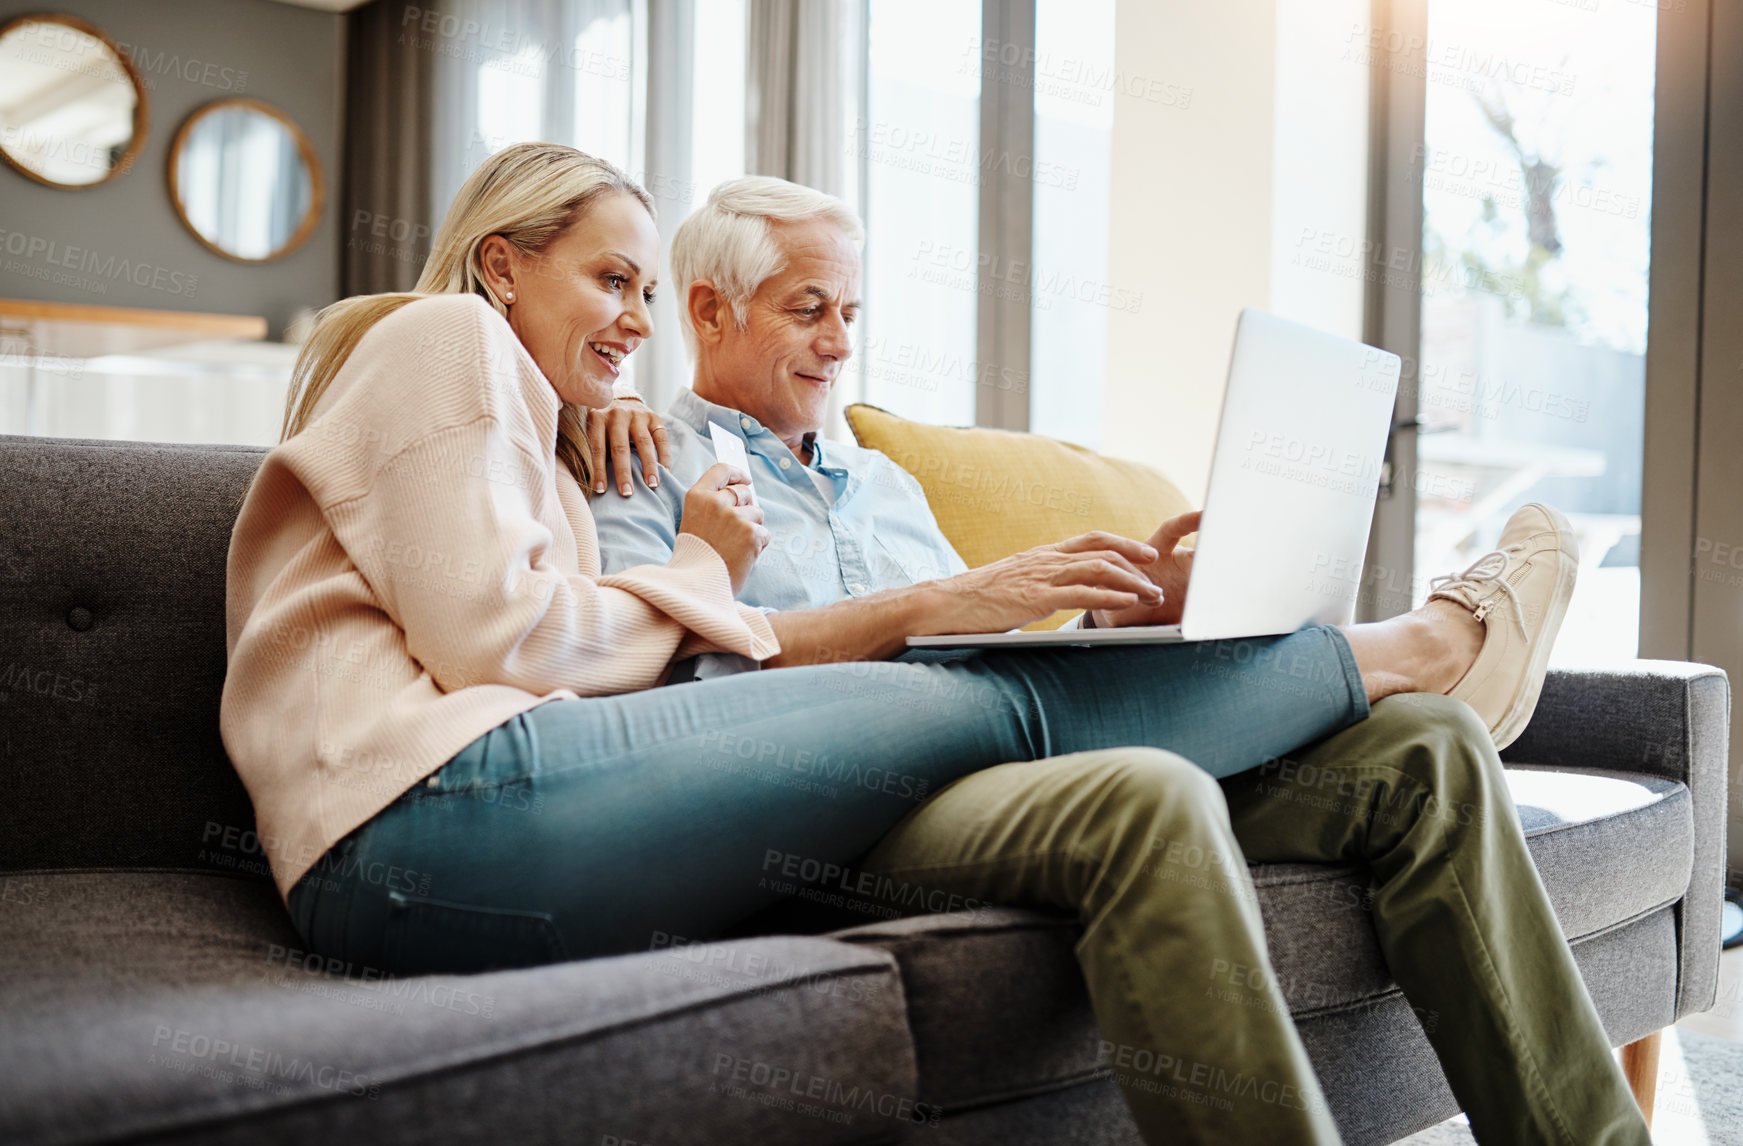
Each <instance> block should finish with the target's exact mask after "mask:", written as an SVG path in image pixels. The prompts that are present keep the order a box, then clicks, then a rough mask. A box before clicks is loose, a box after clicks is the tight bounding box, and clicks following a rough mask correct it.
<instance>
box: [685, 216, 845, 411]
mask: <svg viewBox="0 0 1743 1146" xmlns="http://www.w3.org/2000/svg"><path fill="white" fill-rule="evenodd" d="M769 229H770V233H771V234H772V236H773V237H774V240H775V242H776V243H777V244H779V245H780V247H781V251H782V253H783V254H784V255H785V258H786V265H785V266H784V267H782V268H781V270H780V271H778V272H776V273H775V274H774V275H771V276H770V277H769V278H768V279H766V280H764V282H763V284H762V285H761V286H760V287H758V288H757V292H756V294H755V295H753V296H752V297H751V300H750V303H749V304H748V306H747V307H746V313H745V315H744V320H745V325H744V329H743V330H740V329H739V328H738V324H737V323H736V322H734V321H733V320H732V318H731V317H730V316H724V317H723V318H722V321H721V334H720V338H719V340H718V341H715V342H713V343H712V344H710V343H708V342H704V343H703V344H702V345H701V347H700V351H701V356H702V359H703V362H702V363H701V364H700V365H701V369H699V370H698V372H697V382H698V386H697V389H698V391H699V392H701V396H702V397H704V398H706V399H708V400H709V401H711V402H718V403H719V404H720V405H722V406H729V407H731V408H733V409H735V410H743V411H744V412H745V413H747V414H749V415H751V416H752V417H753V418H755V419H757V421H759V422H761V423H762V424H763V425H765V426H767V427H768V428H769V429H770V430H772V431H774V432H775V434H777V435H778V436H779V437H781V438H782V439H783V440H785V441H787V442H789V443H791V442H793V441H794V440H796V439H799V438H801V437H803V436H804V435H805V434H808V433H813V432H815V431H816V430H817V429H819V428H820V427H821V426H822V425H823V417H824V410H825V406H826V404H827V402H828V399H829V391H830V388H831V387H833V386H834V385H835V379H836V376H837V375H839V374H840V373H841V367H842V365H843V364H844V363H845V362H846V361H847V359H848V357H849V356H850V355H851V354H852V353H853V340H852V337H851V335H850V333H849V330H848V328H849V326H850V325H851V324H852V323H853V320H854V317H855V316H856V315H857V313H858V311H859V252H858V251H857V250H856V249H855V248H854V245H853V243H852V242H850V241H849V240H848V238H847V236H846V235H845V234H843V233H842V231H841V228H840V227H838V226H836V225H835V224H834V223H831V222H829V221H828V220H827V219H806V220H803V221H800V222H785V221H771V223H770V225H769ZM704 383H705V384H706V385H704ZM704 390H705V391H706V392H703V391H704Z"/></svg>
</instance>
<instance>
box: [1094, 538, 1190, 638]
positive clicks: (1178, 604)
mask: <svg viewBox="0 0 1743 1146" xmlns="http://www.w3.org/2000/svg"><path fill="white" fill-rule="evenodd" d="M1199 515H1200V511H1198V510H1196V509H1195V510H1193V511H1192V512H1191V513H1183V514H1181V515H1180V516H1179V517H1171V518H1169V519H1168V520H1167V521H1164V522H1163V523H1162V527H1161V528H1160V529H1158V530H1157V531H1156V532H1155V533H1153V534H1151V535H1150V546H1151V548H1153V549H1155V551H1156V553H1157V557H1156V560H1154V561H1151V562H1147V563H1139V564H1138V568H1139V569H1140V570H1142V571H1143V573H1144V574H1145V575H1146V576H1148V577H1149V578H1150V580H1151V582H1153V583H1154V584H1155V585H1156V587H1157V588H1159V589H1161V590H1162V600H1161V602H1160V603H1158V604H1146V603H1144V602H1142V601H1140V602H1139V603H1138V604H1136V605H1133V606H1131V607H1129V608H1124V609H1096V610H1094V611H1093V612H1091V614H1090V619H1091V621H1093V622H1094V626H1095V627H1096V628H1098V629H1113V628H1120V627H1123V626H1126V625H1178V624H1179V623H1180V615H1181V614H1182V613H1183V612H1185V611H1186V582H1187V578H1188V577H1189V576H1190V575H1191V573H1192V550H1191V549H1190V548H1188V547H1187V546H1184V545H1182V544H1180V541H1181V539H1182V538H1184V537H1185V536H1187V535H1188V534H1190V533H1195V532H1197V531H1198V521H1199Z"/></svg>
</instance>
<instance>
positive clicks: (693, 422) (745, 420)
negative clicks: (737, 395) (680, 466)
mask: <svg viewBox="0 0 1743 1146" xmlns="http://www.w3.org/2000/svg"><path fill="white" fill-rule="evenodd" d="M668 412H669V413H670V414H671V415H672V416H673V417H675V418H677V419H678V420H679V421H681V422H684V423H685V424H687V425H688V426H689V427H690V428H691V429H692V430H695V431H696V432H697V433H698V434H706V433H707V432H708V423H710V422H714V423H715V424H717V425H719V426H721V427H723V428H725V429H728V430H731V431H732V432H733V433H735V434H737V435H738V436H739V437H741V438H744V439H745V440H746V441H747V442H748V441H749V440H750V439H751V438H753V437H755V436H756V435H757V434H759V433H761V432H762V431H763V429H764V426H763V424H762V423H761V422H759V421H757V420H756V419H755V418H753V417H751V416H750V415H749V414H746V413H744V412H742V411H740V410H734V409H732V408H731V407H730V406H722V405H720V404H719V403H718V402H710V401H709V400H708V399H706V398H704V397H702V396H701V395H700V394H698V393H696V391H694V390H692V389H690V387H688V386H686V387H684V388H683V389H681V390H679V391H678V396H677V397H676V398H673V399H672V406H671V409H670V410H669V411H668ZM770 434H771V436H772V435H773V431H770ZM775 441H777V442H780V439H779V438H775ZM805 442H806V444H807V445H809V446H810V447H811V464H812V465H813V466H816V467H818V468H822V465H823V439H822V438H819V437H818V436H817V434H816V432H815V431H813V432H812V433H809V434H806V435H805ZM781 445H782V446H783V447H785V445H786V443H785V442H781ZM797 456H798V455H797V454H795V455H794V457H795V458H796V457H797Z"/></svg>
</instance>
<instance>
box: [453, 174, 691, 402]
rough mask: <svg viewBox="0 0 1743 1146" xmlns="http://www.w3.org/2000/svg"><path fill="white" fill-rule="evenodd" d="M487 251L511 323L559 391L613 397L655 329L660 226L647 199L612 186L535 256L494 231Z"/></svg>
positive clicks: (575, 397)
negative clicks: (626, 363) (627, 363)
mask: <svg viewBox="0 0 1743 1146" xmlns="http://www.w3.org/2000/svg"><path fill="white" fill-rule="evenodd" d="M482 254H483V258H482V260H481V261H482V263H483V265H484V269H485V279H486V282H487V283H488V284H489V286H490V288H491V289H492V290H494V291H495V292H496V297H497V298H499V299H502V300H503V301H504V302H505V303H507V304H508V322H509V325H510V326H511V327H513V328H514V332H515V334H516V335H517V336H519V338H520V340H521V344H522V345H524V346H525V347H526V348H527V352H528V353H530V354H531V355H532V356H533V361H534V362H537V363H538V364H539V369H540V370H542V371H544V374H545V377H546V378H548V379H550V381H551V386H552V387H553V388H554V389H555V390H556V391H557V396H558V397H559V398H561V399H562V400H563V401H565V402H570V403H573V404H575V405H578V406H592V407H596V408H603V407H605V406H609V405H611V384H612V383H613V382H615V381H616V380H617V377H618V374H619V372H620V370H621V369H622V364H623V360H624V359H625V358H627V357H629V355H630V354H631V353H632V352H634V350H635V348H636V347H638V346H640V345H641V344H642V341H643V340H644V339H646V338H647V337H648V335H649V334H650V333H651V332H652V330H653V323H652V322H651V321H650V319H649V315H648V308H649V306H650V304H651V303H652V302H653V297H654V285H655V280H656V278H657V277H658V274H659V266H660V234H659V232H658V231H657V230H655V229H654V221H653V219H652V218H650V217H649V216H648V211H647V208H646V207H643V206H642V205H641V203H640V202H639V201H638V200H636V198H635V197H634V196H632V195H627V194H624V193H623V192H610V193H608V194H606V195H604V196H603V197H601V198H599V199H596V200H594V202H593V204H592V205H591V206H590V207H588V208H587V209H586V211H584V212H583V213H582V215H581V217H580V218H579V219H577V220H576V221H575V222H574V223H572V224H570V226H569V228H568V229H567V230H565V231H564V232H563V233H562V234H560V235H559V236H557V238H556V240H555V241H554V242H552V243H551V245H550V246H548V247H546V248H545V249H544V250H543V251H542V252H540V253H539V254H537V255H530V256H529V255H526V254H523V253H522V252H521V251H519V250H517V249H516V248H515V247H514V245H513V244H511V243H509V242H508V241H507V240H505V239H503V238H501V237H500V236H497V235H492V236H491V237H490V238H488V239H486V240H485V242H484V248H483V252H482ZM511 293H512V294H513V298H512V299H511V298H510V297H509V295H510V294H511Z"/></svg>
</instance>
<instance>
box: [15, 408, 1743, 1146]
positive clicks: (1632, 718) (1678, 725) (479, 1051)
mask: <svg viewBox="0 0 1743 1146" xmlns="http://www.w3.org/2000/svg"><path fill="white" fill-rule="evenodd" d="M262 453H263V451H261V450H259V449H253V448H244V447H235V446H173V445H149V444H138V443H119V442H103V441H70V440H56V439H32V438H16V437H0V602H3V604H0V641H3V646H0V647H3V648H4V657H3V663H4V665H5V669H4V672H5V676H4V679H3V680H0V737H3V749H4V751H3V755H0V790H3V791H4V793H5V796H4V798H3V799H0V1141H4V1142H7V1143H20V1144H22V1143H73V1142H111V1141H123V1140H126V1141H134V1140H148V1141H151V1142H175V1143H183V1142H186V1143H193V1142H199V1143H232V1142H233V1143H243V1142H246V1143H250V1144H259V1143H273V1142H287V1143H288V1142H314V1141H319V1142H324V1143H329V1144H333V1146H339V1144H342V1143H350V1142H361V1143H374V1142H409V1141H416V1142H506V1141H516V1142H526V1143H537V1142H551V1143H565V1144H573V1146H583V1144H585V1146H613V1144H628V1143H640V1144H657V1146H676V1144H679V1143H747V1144H748V1143H757V1144H760V1143H794V1144H818V1143H867V1142H899V1141H909V1140H917V1141H927V1142H934V1143H999V1144H1001V1146H1012V1144H1015V1143H1060V1142H1072V1143H1116V1142H1120V1143H1129V1142H1135V1141H1136V1140H1137V1139H1136V1134H1135V1132H1134V1130H1133V1127H1132V1124H1131V1122H1130V1120H1129V1119H1128V1118H1127V1116H1126V1114H1125V1111H1124V1108H1123V1107H1122V1105H1121V1103H1120V1099H1119V1096H1118V1093H1117V1091H1116V1090H1115V1088H1114V1086H1113V1084H1112V1083H1111V1082H1110V1081H1109V1079H1108V1076H1107V1071H1106V1068H1105V1066H1104V1064H1103V1063H1102V1062H1101V1061H1100V1060H1099V1055H1098V1040H1097V1036H1096V1029H1095V1024H1094V1021H1093V1018H1092V1016H1091V1014H1090V1011H1089V1008H1088V1005H1087V1001H1086V998H1085V994H1084V989H1083V985H1082V981H1081V979H1080V977H1079V975H1078V973H1077V969H1076V966H1075V963H1074V962H1073V958H1072V943H1073V939H1074V927H1073V925H1072V923H1071V921H1070V920H1068V919H1062V918H1056V917H1049V916H1045V915H1039V914H1034V913H1030V912H1024V911H1015V910H1003V909H999V910H983V911H980V912H977V913H972V914H962V915H932V916H919V917H913V918H907V919H899V920H882V921H871V922H862V924H861V925H859V926H855V927H851V928H847V929H844V930H835V931H832V932H830V933H828V934H825V935H817V936H807V935H767V936H753V937H745V938H738V939H731V940H727V941H724V942H718V943H710V944H695V945H681V946H674V947H673V948H672V949H670V950H662V951H650V952H646V953H641V954H635V955H629V956H625V957H621V958H610V959H599V960H594V961H590V962H580V963H568V964H559V965H555V966H548V967H543V968H536V969H532V970H523V971H509V972H498V973H492V974H484V975H475V976H458V977H430V978H423V979H382V978H380V977H377V976H375V975H373V974H372V973H370V972H368V971H367V970H363V969H357V968H350V969H347V968H343V967H329V966H326V965H325V964H324V963H323V962H322V961H321V960H320V959H319V958H318V957H313V956H310V955H308V954H307V953H305V952H302V951H300V950H299V947H300V944H299V942H298V939H297V937H296V935H295V933H294V931H293V930H292V928H291V926H290V921H289V919H288V917H287V916H286V914H285V911H284V909H283V907H282V906H281V905H280V902H279V900H278V897H277V895H276V894H275V892H274V890H273V888H272V886H271V884H270V883H269V882H268V881H267V879H266V872H265V863H264V857H263V855H262V853H261V850H260V847H259V844H258V842H257V841H256V840H255V838H254V837H253V835H252V833H251V825H252V822H253V821H252V816H251V813H250V809H249V803H248V799H247V797H246V794H245V793H244V792H243V790H242V788H241V786H240V784H239V783H238V782H237V779H236V777H235V775H234V773H233V772H232V770H231V768H230V766H229V764H228V762H227V760H226V759H225V755H224V751H223V748H222V746H221V744H220V742H219V737H218V698H219V690H220V686H221V684H222V682H223V677H224V560H225V550H226V546H227V543H228V540H229V535H230V526H231V522H232V520H233V518H234V514H235V511H236V507H237V505H238V503H239V501H240V498H241V495H242V492H243V489H244V487H245V485H246V483H247V481H248V479H249V477H250V475H251V474H252V473H253V472H254V470H255V468H256V466H257V465H258V464H259V462H260V460H261V456H262ZM1729 703H1730V694H1729V689H1728V686H1727V682H1726V680H1725V677H1724V675H1723V674H1722V673H1721V672H1719V671H1718V670H1716V669H1713V668H1709V667H1706V666H1702V665H1693V664H1680V663H1669V662H1640V663H1635V664H1630V665H1626V666H1621V667H1618V668H1615V669H1610V670H1604V671H1591V672H1577V673H1576V672H1557V673H1554V674H1552V675H1551V677H1550V679H1549V682H1548V684H1547V686H1546V688H1545V690H1544V694H1543V700H1542V704H1541V706H1540V707H1539V709H1538V712H1537V716H1536V719H1535V720H1534V721H1533V723H1532V725H1531V727H1530V728H1529V729H1527V731H1526V733H1525V735H1524V736H1523V737H1522V738H1521V739H1520V740H1519V741H1518V743H1517V744H1515V745H1513V746H1512V748H1511V749H1510V750H1509V751H1508V753H1507V756H1508V758H1509V762H1510V764H1511V765H1512V766H1513V768H1514V776H1515V779H1516V790H1515V793H1516V797H1517V799H1518V802H1519V804H1520V814H1521V816H1522V818H1523V821H1524V823H1525V826H1526V828H1527V830H1528V831H1529V833H1530V836H1531V848H1532V853H1533V855H1534V857H1535V858H1536V860H1537V864H1538V867H1539V869H1540V870H1541V871H1542V873H1543V877H1544V880H1545V882H1546V883H1547V885H1548V887H1549V891H1550V895H1551V897H1552V899H1553V900H1554V902H1555V905H1556V910H1557V912H1558V914H1559V916H1560V920H1561V923H1562V926H1563V928H1564V929H1565V931H1566V932H1567V934H1568V936H1569V938H1570V940H1571V942H1572V943H1573V950H1574V952H1575V955H1576V956H1577V958H1578V960H1579V964H1580V967H1581V969H1582V970H1583V972H1584V973H1585V976H1586V980H1587V982H1588V984H1589V986H1590V988H1591V992H1592V995H1593V997H1594V998H1595V999H1596V1000H1597V1005H1598V1008H1599V1010H1600V1011H1601V1013H1602V1014H1603V1017H1604V1022H1605V1024H1606V1026H1607V1028H1608V1030H1609V1032H1610V1035H1611V1038H1612V1040H1613V1041H1614V1042H1615V1043H1616V1044H1618V1045H1621V1044H1623V1043H1627V1042H1630V1041H1632V1040H1637V1039H1641V1038H1642V1037H1643V1036H1647V1035H1650V1034H1651V1033H1652V1032H1655V1031H1657V1030H1659V1029H1660V1028H1662V1027H1664V1026H1666V1025H1668V1024H1669V1023H1671V1022H1673V1021H1674V1020H1675V1019H1676V1018H1677V1017H1679V1016H1681V1015H1686V1014H1689V1013H1690V1012H1694V1011H1700V1010H1703V1009H1705V1008H1707V1007H1708V1006H1710V1005H1711V1003H1712V1001H1713V998H1714V992H1715V985H1716V981H1717V970H1718V913H1719V904H1720V878H1721V870H1722V866H1723V856H1724V854H1725V851H1724V838H1723V836H1724V821H1723V813H1724V808H1725V792H1724V785H1725V775H1726V773H1725V759H1726V728H1727V709H1728V707H1729ZM1254 876H1255V879H1256V881H1257V883H1258V886H1259V889H1260V897H1261V904H1262V909H1263V912H1264V915H1265V919H1266V923H1267V926H1268V929H1269V933H1270V937H1271V949H1272V954H1273V957H1274V960H1275V963H1276V967H1277V971H1278V973H1279V975H1280V977H1281V981H1282V983H1283V984H1284V985H1285V987H1286V989H1287V991H1288V993H1289V995H1290V998H1291V1001H1292V1004H1293V1009H1294V1013H1295V1018H1296V1021H1297V1023H1298V1025H1299V1026H1300V1029H1301V1031H1302V1033H1303V1035H1304V1037H1305V1039H1306V1042H1307V1046H1308V1048H1309V1050H1310V1051H1311V1053H1312V1055H1313V1059H1314V1062H1315V1064H1316V1066H1317V1067H1318V1069H1319V1073H1320V1077H1321V1079H1322V1080H1323V1082H1324V1084H1325V1089H1326V1091H1327V1093H1328V1095H1329V1097H1330V1100H1331V1103H1332V1106H1333V1110H1334V1113H1335V1115H1336V1117H1337V1119H1338V1122H1339V1124H1340V1126H1341V1127H1342V1128H1343V1131H1344V1133H1345V1136H1346V1138H1347V1140H1348V1141H1349V1142H1350V1143H1352V1144H1361V1143H1380V1142H1390V1141H1393V1140H1395V1139H1397V1138H1399V1137H1401V1136H1404V1135H1406V1134H1409V1133H1411V1132H1413V1131H1415V1130H1418V1129H1420V1128H1422V1127H1424V1126H1427V1125H1430V1124H1432V1123H1434V1122H1436V1121H1438V1120H1441V1119H1444V1118H1446V1117H1449V1116H1450V1115H1452V1114H1453V1113H1455V1112H1456V1111H1457V1104H1456V1103H1455V1102H1454V1101H1453V1098H1452V1096H1451V1094H1450V1092H1449V1091H1448V1090H1447V1087H1446V1084H1445V1081H1444V1080H1443V1078H1442V1077H1441V1074H1440V1071H1439V1069H1438V1067H1437V1066H1436V1064H1435V1059H1434V1056H1433V1054H1432V1053H1431V1052H1430V1049H1429V1046H1428V1043H1427V1042H1426V1040H1425V1039H1424V1037H1423V1034H1422V1031H1421V1028H1420V1026H1419V1024H1418V1022H1417V1020H1416V1018H1415V1017H1414V1015H1413V1014H1412V1012H1411V1010H1410V1008H1409V1007H1408V1006H1407V1005H1406V1003H1405V1002H1404V1000H1403V999H1402V997H1401V996H1400V995H1399V994H1398V992H1397V990H1396V989H1395V988H1394V987H1392V985H1391V983H1390V980H1389V977H1388V974H1387V970H1386V966H1385V963H1384V961H1383V959H1382V958H1381V956H1380V953H1379V951H1378V949H1377V948H1376V945H1375V941H1374V936H1373V931H1372V927H1371V925H1370V922H1369V919H1368V917H1367V914H1366V897H1365V886H1366V885H1365V881H1364V876H1363V873H1362V872H1361V871H1359V870H1353V869H1349V868H1333V867H1311V866H1299V865H1298V866H1276V867H1260V868H1257V869H1256V870H1255V872H1254ZM347 971H349V972H350V974H349V975H348V974H347ZM1186 986H1187V987H1190V988H1194V989H1196V985H1190V984H1189V985H1186Z"/></svg>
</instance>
